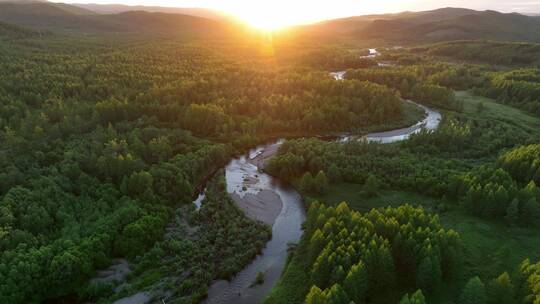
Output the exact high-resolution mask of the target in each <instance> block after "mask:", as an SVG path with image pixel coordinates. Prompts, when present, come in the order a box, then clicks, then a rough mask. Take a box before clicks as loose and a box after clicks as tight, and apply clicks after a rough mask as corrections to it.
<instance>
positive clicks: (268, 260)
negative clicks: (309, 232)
mask: <svg viewBox="0 0 540 304" xmlns="http://www.w3.org/2000/svg"><path fill="white" fill-rule="evenodd" d="M379 55H380V53H379V52H378V51H377V50H376V49H370V50H369V55H367V56H364V57H366V58H375V57H377V56H379ZM387 65H388V64H387V63H379V66H387ZM345 74H346V72H345V71H339V72H335V73H331V75H332V76H333V77H334V78H335V79H336V80H343V79H344V77H345ZM404 102H409V103H413V104H415V105H417V106H419V107H421V108H422V109H424V111H425V113H426V118H425V119H424V120H422V121H420V122H418V123H417V124H415V125H414V126H411V127H408V128H403V129H397V130H392V131H387V132H379V133H371V134H368V135H367V136H364V137H355V136H346V135H344V136H340V137H338V140H337V141H338V142H347V141H350V140H367V141H370V142H378V143H384V144H386V143H393V142H397V141H401V140H405V139H407V138H409V136H410V135H411V134H415V133H418V132H420V131H421V130H422V129H427V130H435V129H436V128H437V127H438V126H439V124H440V122H441V113H439V112H438V111H436V110H433V109H430V108H428V107H425V106H423V105H420V104H417V103H415V102H413V101H408V100H406V101H404ZM334 140H335V137H334ZM283 142H284V141H283V140H279V141H277V142H275V143H272V144H268V145H262V146H259V147H257V148H255V149H252V150H251V151H250V152H249V153H248V154H247V155H245V156H242V157H239V158H237V159H234V160H232V161H231V162H230V163H229V165H227V167H226V180H227V191H228V192H229V193H231V194H233V193H235V194H238V195H239V196H240V197H243V196H244V195H246V194H247V193H250V194H254V195H256V194H257V193H259V192H260V191H262V190H270V191H274V192H275V193H277V194H278V195H279V197H280V198H281V200H282V202H283V205H282V209H281V212H280V214H279V216H278V217H277V219H276V221H275V222H274V225H273V226H272V239H271V240H270V241H269V242H268V243H267V244H266V247H265V248H264V250H263V252H262V254H261V255H259V256H257V257H256V258H255V259H254V260H253V261H252V262H251V264H249V265H248V266H247V267H246V268H244V269H243V270H242V271H240V272H239V273H238V274H237V275H236V276H235V277H234V278H233V279H232V280H231V281H230V282H228V281H217V282H215V283H214V284H213V285H212V286H211V287H210V290H209V292H208V298H207V299H206V300H205V301H204V303H209V304H210V303H220V304H253V303H260V302H262V301H263V300H264V298H265V297H266V295H268V293H269V292H270V290H271V289H272V287H273V286H274V284H275V283H276V281H277V280H278V279H279V277H280V276H281V272H282V271H283V269H284V267H285V262H286V260H287V249H288V245H289V244H290V243H297V242H298V241H299V240H300V237H301V236H302V228H301V225H302V223H303V222H304V220H305V217H306V215H305V211H304V206H303V202H302V198H301V197H300V195H299V194H298V192H296V191H295V190H294V189H293V188H292V187H290V186H288V185H286V184H283V183H281V182H280V181H279V180H278V179H276V178H274V177H272V176H270V175H268V174H266V173H264V172H262V171H261V170H259V168H258V167H257V166H256V165H255V163H257V162H254V161H253V160H254V159H255V158H257V157H259V156H262V155H264V156H265V157H271V156H272V155H273V154H275V153H276V152H277V149H276V148H277V147H279V146H280V145H281V144H282V143H283ZM199 199H200V200H201V201H202V200H203V199H204V192H203V193H202V194H201V195H200V196H199V198H197V200H199ZM196 204H197V203H196ZM198 206H200V202H199V203H198ZM259 272H263V273H264V283H263V284H262V285H258V286H255V287H250V285H251V284H252V283H253V282H254V281H255V278H256V277H257V274H258V273H259Z"/></svg>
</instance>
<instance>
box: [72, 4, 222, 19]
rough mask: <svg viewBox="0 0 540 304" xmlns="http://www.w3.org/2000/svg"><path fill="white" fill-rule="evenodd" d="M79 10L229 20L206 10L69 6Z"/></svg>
mask: <svg viewBox="0 0 540 304" xmlns="http://www.w3.org/2000/svg"><path fill="white" fill-rule="evenodd" d="M71 5H72V6H76V7H79V8H83V9H86V10H88V11H92V12H94V13H97V14H119V13H125V12H131V11H145V12H150V13H167V14H181V15H189V16H195V17H203V18H207V19H213V20H224V19H227V18H229V17H230V16H227V15H226V14H225V13H221V12H219V11H215V10H211V9H206V8H197V7H193V8H179V7H163V6H143V5H123V4H71Z"/></svg>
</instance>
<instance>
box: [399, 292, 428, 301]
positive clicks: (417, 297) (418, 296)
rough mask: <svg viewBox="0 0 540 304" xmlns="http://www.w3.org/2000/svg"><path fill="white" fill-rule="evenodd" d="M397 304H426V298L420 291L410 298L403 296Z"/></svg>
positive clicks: (407, 295)
mask: <svg viewBox="0 0 540 304" xmlns="http://www.w3.org/2000/svg"><path fill="white" fill-rule="evenodd" d="M399 304H426V298H425V297H424V294H423V293H422V290H417V291H416V292H415V293H413V295H412V296H409V294H406V295H405V296H403V298H402V299H401V301H400V302H399Z"/></svg>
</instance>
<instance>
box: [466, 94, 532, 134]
mask: <svg viewBox="0 0 540 304" xmlns="http://www.w3.org/2000/svg"><path fill="white" fill-rule="evenodd" d="M456 97H457V98H458V99H460V100H462V101H463V105H464V113H465V114H469V115H474V116H475V117H476V118H483V119H487V120H498V121H500V122H504V123H507V124H509V125H511V126H514V127H518V128H521V129H523V130H526V131H531V132H535V133H536V132H539V131H540V118H538V117H534V116H531V115H529V114H527V113H526V112H524V111H521V110H519V109H516V108H512V107H509V106H507V105H504V104H500V103H497V102H495V101H494V100H492V99H489V98H485V97H481V96H476V95H472V94H471V93H470V92H466V91H458V92H456ZM480 103H481V104H483V110H482V111H478V105H479V104H480Z"/></svg>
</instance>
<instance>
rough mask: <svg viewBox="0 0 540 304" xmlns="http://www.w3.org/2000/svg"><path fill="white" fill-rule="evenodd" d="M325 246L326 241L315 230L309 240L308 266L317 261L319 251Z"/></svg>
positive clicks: (321, 234) (319, 231) (320, 232)
mask: <svg viewBox="0 0 540 304" xmlns="http://www.w3.org/2000/svg"><path fill="white" fill-rule="evenodd" d="M325 244H326V239H325V238H324V235H323V233H322V231H321V230H319V229H317V230H316V231H315V233H313V236H312V237H311V240H310V242H309V263H310V264H313V262H314V261H315V260H316V259H317V257H318V256H319V254H320V253H321V251H322V250H323V249H324V246H325Z"/></svg>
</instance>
